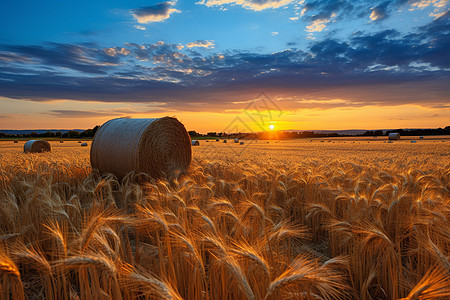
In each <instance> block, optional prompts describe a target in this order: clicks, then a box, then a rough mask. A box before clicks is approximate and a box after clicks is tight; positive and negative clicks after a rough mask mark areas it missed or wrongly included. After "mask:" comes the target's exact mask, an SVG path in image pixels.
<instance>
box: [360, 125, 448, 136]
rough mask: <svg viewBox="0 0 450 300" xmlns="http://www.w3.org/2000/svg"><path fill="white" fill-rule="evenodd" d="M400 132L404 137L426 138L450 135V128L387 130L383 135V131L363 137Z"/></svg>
mask: <svg viewBox="0 0 450 300" xmlns="http://www.w3.org/2000/svg"><path fill="white" fill-rule="evenodd" d="M393 132H398V133H400V135H403V136H425V135H450V126H447V127H445V128H435V129H393V130H386V132H384V133H383V131H382V130H374V131H370V130H369V131H366V132H364V133H363V134H361V135H362V136H383V135H386V136H387V135H389V133H393Z"/></svg>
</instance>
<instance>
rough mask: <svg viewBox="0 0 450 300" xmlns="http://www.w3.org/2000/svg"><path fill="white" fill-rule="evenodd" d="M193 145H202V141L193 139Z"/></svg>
mask: <svg viewBox="0 0 450 300" xmlns="http://www.w3.org/2000/svg"><path fill="white" fill-rule="evenodd" d="M192 146H200V142H199V141H197V140H192Z"/></svg>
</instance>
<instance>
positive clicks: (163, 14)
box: [131, 1, 179, 23]
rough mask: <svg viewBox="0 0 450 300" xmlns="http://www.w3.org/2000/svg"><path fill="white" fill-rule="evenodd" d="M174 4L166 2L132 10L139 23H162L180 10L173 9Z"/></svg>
mask: <svg viewBox="0 0 450 300" xmlns="http://www.w3.org/2000/svg"><path fill="white" fill-rule="evenodd" d="M174 4H175V3H174V2H170V1H166V2H162V3H158V4H156V5H151V6H144V7H141V8H137V9H133V10H131V13H132V15H133V16H134V17H135V18H136V20H137V21H138V22H139V23H151V22H161V21H164V20H166V19H168V18H169V17H170V15H171V14H172V13H174V12H179V11H178V10H176V9H174V8H172V6H173V5H174Z"/></svg>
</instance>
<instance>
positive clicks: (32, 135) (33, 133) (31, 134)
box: [30, 131, 38, 137]
mask: <svg viewBox="0 0 450 300" xmlns="http://www.w3.org/2000/svg"><path fill="white" fill-rule="evenodd" d="M30 136H31V137H37V136H38V134H37V132H34V131H33V132H32V133H30Z"/></svg>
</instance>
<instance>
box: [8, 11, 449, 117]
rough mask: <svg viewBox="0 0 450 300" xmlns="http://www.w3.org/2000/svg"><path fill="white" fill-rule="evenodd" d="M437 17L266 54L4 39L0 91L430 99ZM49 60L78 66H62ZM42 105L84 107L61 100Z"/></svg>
mask: <svg viewBox="0 0 450 300" xmlns="http://www.w3.org/2000/svg"><path fill="white" fill-rule="evenodd" d="M446 24H447V25H448V14H446V15H443V16H441V17H440V18H438V19H436V20H435V21H433V22H431V23H430V24H428V25H426V26H423V27H421V28H420V29H419V30H418V31H417V32H416V33H414V34H408V35H402V34H401V33H399V32H397V31H395V30H384V31H379V32H376V33H371V34H366V33H364V32H357V33H355V34H354V35H353V36H352V37H351V38H350V39H349V40H347V41H341V40H337V39H335V38H327V39H324V40H321V41H317V42H313V43H312V44H311V45H310V47H309V48H308V49H307V50H303V51H302V50H296V49H289V50H285V51H281V52H276V53H270V54H261V53H252V52H248V51H236V50H233V51H226V52H224V53H210V54H204V53H203V54H202V53H199V52H197V51H193V50H192V49H186V48H182V47H181V46H180V45H177V44H167V43H163V42H159V43H156V44H144V45H138V44H127V45H124V46H123V47H112V48H102V49H100V48H97V47H96V46H95V45H87V44H85V45H61V44H50V45H46V46H4V47H3V48H6V49H3V50H4V51H6V52H2V53H8V55H9V57H16V56H17V57H26V58H27V59H28V60H23V61H20V60H15V61H14V63H13V62H10V61H9V60H4V61H1V62H0V96H2V97H9V98H18V99H31V100H34V101H47V100H52V99H73V100H79V101H94V100H95V101H104V102H155V103H161V104H164V105H162V106H160V109H161V110H160V111H177V110H185V111H198V110H205V109H210V110H214V111H220V110H224V109H231V108H233V109H234V108H236V109H239V108H240V107H239V105H236V104H235V102H236V101H237V102H239V101H241V102H242V101H243V100H249V99H251V98H252V97H254V96H255V95H256V94H258V92H259V91H261V90H265V91H267V92H270V93H271V94H272V95H280V96H283V97H288V98H289V99H291V100H289V101H287V102H286V103H285V105H284V107H288V108H292V109H295V108H296V107H297V108H298V107H303V108H305V107H306V108H309V107H320V108H324V109H325V108H331V107H339V106H364V105H398V104H410V103H415V104H419V105H422V106H436V105H438V106H439V105H443V103H445V102H447V101H448V99H449V98H450V89H449V87H448V82H449V73H450V72H449V71H448V67H449V66H450V58H449V56H448V54H447V50H448V49H449V47H450V44H449V32H448V27H446ZM52 56H53V57H52ZM31 61H32V62H33V63H30V62H31ZM58 67H65V68H70V69H72V70H77V71H80V72H82V73H81V74H77V75H75V74H70V73H67V72H66V73H63V72H61V71H60V70H59V68H58ZM27 69H30V70H32V71H29V72H27V71H26V70H27ZM92 74H95V75H96V76H92ZM304 99H325V100H326V99H345V101H344V102H340V101H331V102H330V101H325V100H324V101H304ZM202 103H203V105H202ZM241 106H242V105H241ZM103 113H105V112H103V111H94V112H91V115H92V116H94V115H95V116H99V115H102V114H103ZM108 113H109V115H111V114H110V112H108ZM116 113H117V114H119V115H120V114H130V112H116ZM49 114H51V115H54V116H64V115H65V116H67V117H69V116H74V117H75V116H81V115H83V116H86V115H89V114H87V113H86V112H80V111H61V110H59V111H56V110H55V111H51V112H49Z"/></svg>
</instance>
